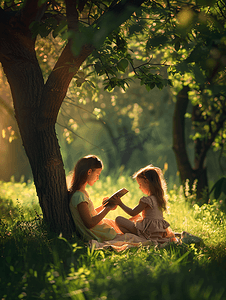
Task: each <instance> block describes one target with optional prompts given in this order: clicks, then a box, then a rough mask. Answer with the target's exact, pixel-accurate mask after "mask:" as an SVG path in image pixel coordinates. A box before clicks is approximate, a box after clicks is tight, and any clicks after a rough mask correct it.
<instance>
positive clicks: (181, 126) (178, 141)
mask: <svg viewBox="0 0 226 300" xmlns="http://www.w3.org/2000/svg"><path fill="white" fill-rule="evenodd" d="M188 91H189V88H188V87H187V86H184V87H183V89H182V90H181V91H180V92H179V93H178V95H177V102H176V105H175V110H174V116H173V150H174V153H175V156H176V161H177V167H178V170H179V172H180V178H181V182H182V184H185V182H186V180H189V186H190V190H192V186H193V183H194V181H195V180H197V186H196V193H197V198H198V199H201V198H202V197H203V191H204V190H205V189H208V180H207V170H206V168H205V167H204V166H203V163H204V159H203V157H202V156H201V155H200V153H202V152H203V147H204V145H201V144H200V141H199V140H197V141H196V144H195V149H194V151H195V161H194V163H195V166H194V168H192V166H191V164H190V161H189V158H188V154H187V149H186V143H185V119H184V115H185V113H186V111H187V106H188V102H189V99H188ZM205 200H206V199H205Z"/></svg>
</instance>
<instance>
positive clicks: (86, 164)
mask: <svg viewBox="0 0 226 300" xmlns="http://www.w3.org/2000/svg"><path fill="white" fill-rule="evenodd" d="M102 168H103V163H102V161H101V160H100V159H99V158H98V157H97V156H94V155H88V156H85V157H83V158H81V159H80V160H79V161H78V162H77V164H76V165H75V168H74V173H73V177H72V181H71V186H70V188H69V198H70V203H69V206H70V210H71V214H72V217H73V220H74V222H75V225H76V228H77V229H78V231H79V232H80V233H81V235H82V236H83V237H84V239H85V240H87V241H89V240H92V239H94V240H97V241H99V242H103V241H107V240H112V239H114V238H115V237H116V235H117V233H122V232H121V231H120V230H119V228H118V227H117V225H116V224H115V221H113V220H108V219H104V217H105V216H106V215H107V213H108V212H109V211H110V210H112V209H114V208H115V206H114V205H106V206H105V207H103V206H102V205H101V206H99V207H98V208H96V209H94V205H93V202H92V201H91V200H90V198H89V195H88V193H87V191H86V185H87V184H89V185H90V186H92V185H93V184H94V183H95V182H96V181H97V180H99V176H100V173H101V171H102ZM105 199H106V198H104V199H103V200H105Z"/></svg>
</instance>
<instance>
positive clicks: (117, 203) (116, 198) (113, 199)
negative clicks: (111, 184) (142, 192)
mask: <svg viewBox="0 0 226 300" xmlns="http://www.w3.org/2000/svg"><path fill="white" fill-rule="evenodd" d="M109 203H110V204H114V205H119V204H120V203H121V199H120V198H119V197H118V196H113V197H112V198H111V201H110V202H109Z"/></svg>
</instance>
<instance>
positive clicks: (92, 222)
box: [78, 202, 111, 229]
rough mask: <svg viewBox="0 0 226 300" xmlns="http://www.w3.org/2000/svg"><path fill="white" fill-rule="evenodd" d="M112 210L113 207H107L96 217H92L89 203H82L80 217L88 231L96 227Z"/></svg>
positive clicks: (79, 207)
mask: <svg viewBox="0 0 226 300" xmlns="http://www.w3.org/2000/svg"><path fill="white" fill-rule="evenodd" d="M110 210H111V207H105V208H104V209H102V211H100V212H99V213H98V214H97V215H96V216H91V214H90V211H89V208H88V203H87V202H81V203H79V204H78V212H79V215H80V217H81V219H82V221H83V223H84V225H85V226H86V227H87V228H88V229H91V228H92V227H94V226H96V225H97V224H98V223H99V222H100V221H101V220H102V219H103V218H104V217H105V216H106V214H107V213H109V211H110Z"/></svg>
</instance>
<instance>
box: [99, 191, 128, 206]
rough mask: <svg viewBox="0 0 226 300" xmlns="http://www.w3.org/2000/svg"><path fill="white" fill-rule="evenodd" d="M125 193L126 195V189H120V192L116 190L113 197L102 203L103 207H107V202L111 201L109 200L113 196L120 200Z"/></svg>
mask: <svg viewBox="0 0 226 300" xmlns="http://www.w3.org/2000/svg"><path fill="white" fill-rule="evenodd" d="M126 193H128V190H127V189H126V188H122V189H120V190H118V191H117V192H115V193H114V194H113V195H111V197H109V198H108V199H106V200H104V201H103V206H105V205H107V204H108V202H109V201H110V200H111V198H112V197H113V196H118V197H119V198H121V197H122V196H124V195H125V194H126Z"/></svg>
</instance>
